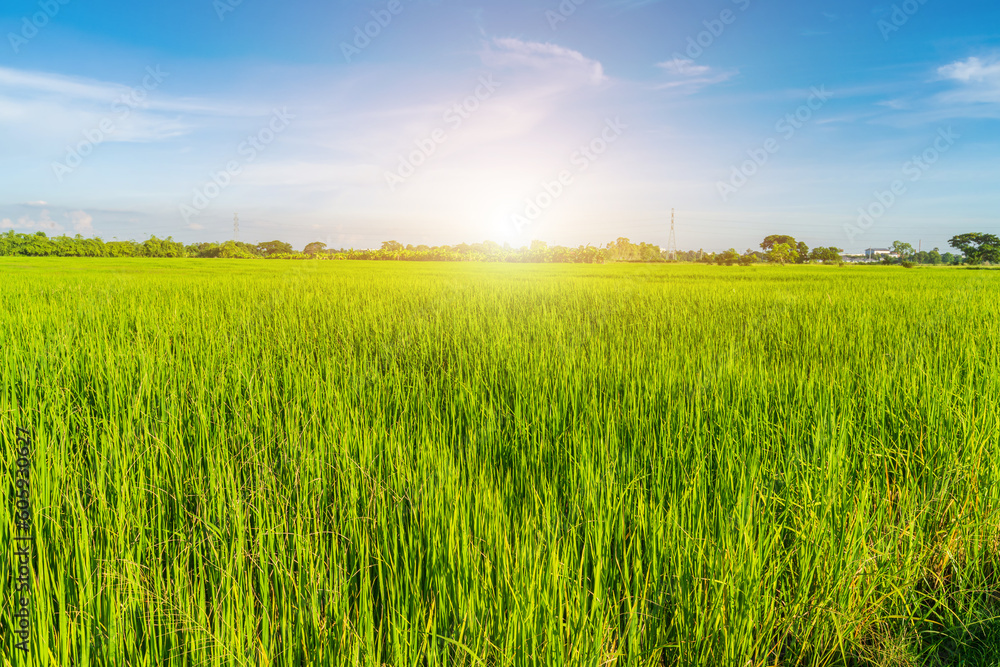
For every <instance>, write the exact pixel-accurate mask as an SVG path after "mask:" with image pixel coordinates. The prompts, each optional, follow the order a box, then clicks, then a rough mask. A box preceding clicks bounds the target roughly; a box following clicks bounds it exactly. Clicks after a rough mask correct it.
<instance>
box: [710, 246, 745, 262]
mask: <svg viewBox="0 0 1000 667" xmlns="http://www.w3.org/2000/svg"><path fill="white" fill-rule="evenodd" d="M715 261H716V263H717V264H719V265H720V266H732V265H733V264H736V263H737V262H739V261H740V254H739V253H738V252H736V248H730V249H729V250H726V251H725V252H720V253H719V254H718V255H716V257H715Z"/></svg>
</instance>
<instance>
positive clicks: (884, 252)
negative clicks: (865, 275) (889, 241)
mask: <svg viewBox="0 0 1000 667" xmlns="http://www.w3.org/2000/svg"><path fill="white" fill-rule="evenodd" d="M886 257H895V258H898V257H899V253H896V252H893V251H892V248H868V249H867V250H865V259H867V260H868V261H876V260H879V259H885V258H886Z"/></svg>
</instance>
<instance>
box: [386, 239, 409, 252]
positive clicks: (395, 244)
mask: <svg viewBox="0 0 1000 667" xmlns="http://www.w3.org/2000/svg"><path fill="white" fill-rule="evenodd" d="M405 249H406V248H405V247H403V244H402V243H400V242H399V241H382V251H383V252H401V251H403V250H405Z"/></svg>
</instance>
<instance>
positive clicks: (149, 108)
mask: <svg viewBox="0 0 1000 667" xmlns="http://www.w3.org/2000/svg"><path fill="white" fill-rule="evenodd" d="M366 30H367V32H368V33H369V34H368V35H365V31H366ZM0 37H2V39H0V145H2V146H3V151H2V152H0V176H2V178H0V227H2V228H14V229H17V230H19V231H26V232H27V231H37V230H43V231H46V232H47V233H50V234H54V233H68V234H75V233H82V234H84V235H99V236H101V237H102V238H104V239H107V240H110V239H112V238H120V239H122V238H135V239H140V240H141V239H144V238H146V237H148V236H149V235H150V234H156V235H158V236H161V237H162V236H167V235H172V236H173V237H174V238H175V239H180V240H184V241H185V242H193V241H202V240H212V241H221V240H226V239H228V238H231V237H232V235H233V229H232V227H233V224H232V223H233V215H234V212H238V213H239V216H240V227H241V232H240V238H241V240H246V241H263V240H270V239H273V238H281V239H285V240H288V241H291V242H292V243H293V244H294V245H296V246H298V247H302V246H303V245H305V243H307V242H310V241H315V240H319V241H323V242H325V243H327V244H328V245H331V246H334V247H356V248H360V247H377V246H378V244H379V243H380V242H381V241H383V240H388V239H397V240H400V241H402V242H404V243H414V244H419V243H429V244H439V243H448V244H454V243H460V242H476V241H481V240H484V239H491V240H496V241H500V242H510V243H511V244H513V245H524V244H526V243H527V242H528V241H529V240H531V239H542V240H546V241H548V242H550V243H559V244H571V245H577V244H585V243H594V244H598V243H605V242H607V241H610V240H613V239H614V238H616V237H618V236H627V237H629V238H631V239H632V240H633V241H648V242H652V243H658V244H661V245H664V246H665V245H666V241H667V238H668V235H669V218H670V210H671V209H672V208H674V209H676V210H677V237H678V245H679V246H680V247H681V248H682V249H686V248H690V249H697V248H705V249H706V250H722V249H726V248H729V247H735V248H736V249H737V250H741V251H742V250H744V249H746V248H750V247H753V248H755V247H757V244H758V243H759V242H760V240H761V238H762V237H763V236H764V235H767V234H771V233H788V234H792V235H794V236H796V237H797V238H800V239H801V240H804V241H806V242H807V243H809V244H810V245H812V246H816V245H836V246H838V247H842V248H845V249H846V250H848V251H857V250H860V249H863V248H866V247H869V246H884V245H888V244H890V243H891V242H892V241H894V240H903V241H908V242H910V243H912V244H913V245H914V246H916V245H917V244H918V243H922V245H923V247H924V248H925V249H929V248H932V247H935V246H937V247H940V248H941V249H942V250H944V249H946V247H947V239H948V238H950V237H951V236H953V235H955V234H958V233H963V232H968V231H987V232H993V233H996V232H997V231H998V227H1000V225H998V218H1000V206H998V204H1000V188H998V187H997V183H998V182H1000V160H997V155H998V154H1000V150H998V149H1000V6H998V5H997V4H996V3H995V2H972V1H968V0H951V1H950V2H944V0H925V1H924V2H921V1H920V0H908V1H907V2H896V3H892V2H881V3H875V4H872V3H869V2H861V1H858V0H845V1H841V2H824V1H817V2H790V1H777V0H773V1H772V2H763V0H711V1H708V2H697V3H696V2H683V1H680V0H674V1H672V2H666V1H658V0H562V2H560V0H532V1H528V0H509V1H505V2H499V1H497V2H478V3H477V2H468V1H463V0H379V1H373V2H368V1H360V0H357V1H354V2H336V1H332V2H324V3H319V2H305V1H292V2H286V3H280V4H279V3H274V2H269V3H265V2H262V1H261V0H242V2H240V1H239V0H176V1H175V2H171V3H126V2H110V1H107V0H89V1H87V2H84V0H42V1H41V2H39V1H38V0H35V1H34V2H26V1H21V0H8V2H5V3H4V4H3V6H2V7H0ZM456 105H457V106H456Z"/></svg>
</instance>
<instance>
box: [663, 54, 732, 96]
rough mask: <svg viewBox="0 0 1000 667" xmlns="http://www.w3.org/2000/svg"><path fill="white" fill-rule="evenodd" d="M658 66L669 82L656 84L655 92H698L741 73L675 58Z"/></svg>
mask: <svg viewBox="0 0 1000 667" xmlns="http://www.w3.org/2000/svg"><path fill="white" fill-rule="evenodd" d="M656 66H657V67H659V68H660V69H662V70H663V71H664V72H666V73H667V80H666V81H663V82H661V83H657V84H655V85H654V89H655V90H664V89H679V90H681V91H682V92H696V91H698V90H701V89H702V88H705V87H707V86H712V85H715V84H717V83H722V82H724V81H728V80H729V79H731V78H733V77H734V76H735V75H736V74H738V73H739V72H738V71H737V70H719V69H715V68H713V67H710V66H708V65H699V64H697V63H695V61H693V60H688V59H685V58H675V59H674V60H668V61H666V62H662V63H657V65H656Z"/></svg>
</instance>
